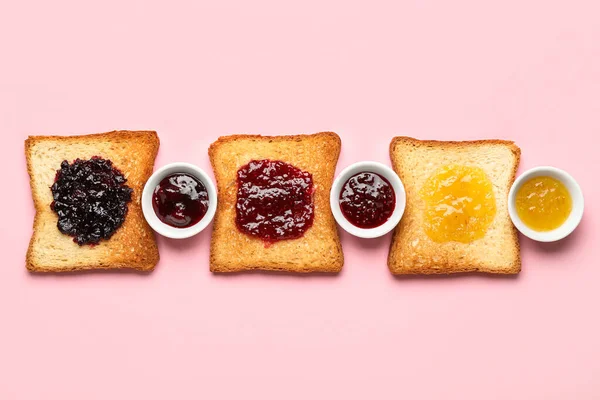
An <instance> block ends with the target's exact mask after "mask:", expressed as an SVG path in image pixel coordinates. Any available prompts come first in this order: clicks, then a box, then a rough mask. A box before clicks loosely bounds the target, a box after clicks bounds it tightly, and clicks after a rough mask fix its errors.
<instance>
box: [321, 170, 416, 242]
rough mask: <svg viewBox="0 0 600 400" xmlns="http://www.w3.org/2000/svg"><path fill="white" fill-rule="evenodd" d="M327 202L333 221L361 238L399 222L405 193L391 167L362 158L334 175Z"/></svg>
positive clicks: (369, 236) (381, 233) (390, 227)
mask: <svg viewBox="0 0 600 400" xmlns="http://www.w3.org/2000/svg"><path fill="white" fill-rule="evenodd" d="M329 202H330V205H331V211H332V213H333V216H334V217H335V220H336V221H337V223H338V224H339V225H340V226H341V227H342V228H343V229H344V230H345V231H347V232H348V233H350V234H352V235H354V236H358V237H361V238H376V237H380V236H383V235H385V234H386V233H388V232H390V231H391V230H392V229H394V227H395V226H396V225H397V224H398V223H399V222H400V219H401V218H402V214H403V213H404V208H405V207H406V192H405V190H404V185H403V184H402V181H401V180H400V178H399V177H398V175H397V174H396V173H395V172H394V170H392V169H391V168H389V167H388V166H386V165H384V164H381V163H378V162H373V161H364V162H359V163H356V164H352V165H350V166H349V167H347V168H346V169H344V170H343V171H342V172H341V173H340V174H339V175H338V177H337V178H336V179H335V181H334V182H333V185H332V187H331V192H330V196H329Z"/></svg>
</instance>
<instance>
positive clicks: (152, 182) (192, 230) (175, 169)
mask: <svg viewBox="0 0 600 400" xmlns="http://www.w3.org/2000/svg"><path fill="white" fill-rule="evenodd" d="M176 173H185V174H189V175H192V176H194V177H196V178H197V179H198V180H199V181H200V182H202V183H203V184H204V186H205V187H206V191H207V192H208V210H207V211H206V215H204V217H203V218H202V219H201V220H200V221H199V222H198V223H197V224H195V225H192V226H190V227H187V228H175V227H173V226H170V225H167V224H165V223H164V222H162V221H161V220H160V219H158V217H157V216H156V213H155V212H154V208H153V207H152V196H153V194H154V189H155V188H156V186H158V184H159V183H160V181H162V180H163V179H164V178H166V177H167V176H168V175H171V174H176ZM142 211H143V213H144V217H145V218H146V221H148V224H150V226H151V227H152V229H154V230H155V231H156V232H157V233H159V234H161V235H163V236H166V237H168V238H172V239H186V238H189V237H192V236H194V235H196V234H198V233H199V232H201V231H202V230H203V229H204V228H206V227H207V226H208V224H210V222H211V221H212V219H213V217H214V216H215V211H217V189H216V188H215V185H214V184H213V182H212V180H211V179H210V177H209V176H208V175H207V174H206V172H204V171H203V170H202V169H201V168H198V167H196V166H195V165H193V164H188V163H183V162H178V163H173V164H167V165H165V166H164V167H162V168H159V169H158V170H156V171H155V172H154V173H153V174H152V176H151V177H150V179H148V182H146V185H145V186H144V191H143V192H142Z"/></svg>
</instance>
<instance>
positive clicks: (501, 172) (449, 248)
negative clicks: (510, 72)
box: [388, 137, 521, 275]
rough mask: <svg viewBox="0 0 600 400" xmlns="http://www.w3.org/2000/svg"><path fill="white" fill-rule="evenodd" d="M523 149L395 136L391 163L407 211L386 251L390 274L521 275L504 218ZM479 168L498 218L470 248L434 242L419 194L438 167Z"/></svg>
mask: <svg viewBox="0 0 600 400" xmlns="http://www.w3.org/2000/svg"><path fill="white" fill-rule="evenodd" d="M520 154H521V150H520V149H519V148H518V147H517V146H516V145H515V144H514V143H513V142H510V141H502V140H478V141H470V142H442V141H431V140H428V141H421V140H417V139H413V138H409V137H395V138H394V139H393V140H392V142H391V144H390V158H391V160H392V165H393V168H394V170H395V171H396V173H398V175H399V176H400V179H402V182H403V183H404V186H405V188H406V210H405V212H404V216H403V217H402V220H401V221H400V224H399V225H398V226H397V227H396V229H395V231H394V235H393V238H392V243H391V246H390V252H389V257H388V267H389V269H390V271H391V272H392V273H393V274H397V275H399V274H449V273H456V272H471V271H478V272H486V273H493V274H516V273H518V272H519V271H520V270H521V258H520V254H519V239H518V236H517V231H516V229H515V227H514V226H513V224H512V222H511V220H510V217H509V215H508V192H509V190H510V187H511V185H512V183H513V181H514V179H515V174H516V172H517V168H518V166H519V159H520ZM448 165H464V166H472V167H479V168H481V169H483V171H484V172H485V175H487V177H488V178H489V179H490V180H491V182H492V185H493V193H494V197H495V200H496V214H495V216H494V218H493V220H492V222H491V224H490V226H489V228H488V229H487V231H485V234H484V236H483V237H482V238H480V239H475V240H473V241H471V242H469V243H462V242H457V241H447V242H436V241H433V240H432V239H431V238H430V237H429V236H428V235H427V233H426V232H425V230H424V217H425V200H423V198H422V197H421V196H420V193H419V191H420V189H421V188H422V187H423V185H424V184H425V182H426V180H427V179H428V178H429V177H430V176H431V175H432V174H434V173H435V171H436V170H438V169H439V168H441V167H444V166H448Z"/></svg>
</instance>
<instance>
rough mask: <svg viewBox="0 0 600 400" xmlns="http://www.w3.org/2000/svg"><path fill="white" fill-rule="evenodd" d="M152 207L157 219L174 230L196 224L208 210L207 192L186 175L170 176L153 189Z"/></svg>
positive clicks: (195, 180)
mask: <svg viewBox="0 0 600 400" xmlns="http://www.w3.org/2000/svg"><path fill="white" fill-rule="evenodd" d="M152 207H153V208H154V212H155V213H156V216H157V217H158V219H160V220H161V221H162V222H164V223H165V224H167V225H170V226H173V227H175V228H187V227H190V226H193V225H195V224H197V223H198V222H199V221H200V220H201V219H202V218H203V217H204V215H205V214H206V211H207V210H208V192H207V191H206V187H205V186H204V184H203V183H202V182H200V180H198V179H196V178H195V177H194V176H191V175H188V174H182V173H179V174H172V175H169V176H167V177H166V178H164V179H163V180H162V181H160V183H159V184H158V186H156V188H155V189H154V195H153V196H152Z"/></svg>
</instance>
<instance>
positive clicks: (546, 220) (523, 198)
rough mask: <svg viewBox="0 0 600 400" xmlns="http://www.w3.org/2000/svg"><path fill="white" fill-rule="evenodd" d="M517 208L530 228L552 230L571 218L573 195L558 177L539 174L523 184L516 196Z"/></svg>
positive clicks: (540, 230)
mask: <svg viewBox="0 0 600 400" xmlns="http://www.w3.org/2000/svg"><path fill="white" fill-rule="evenodd" d="M515 208H516V210H517V214H518V215H519V218H520V219H521V221H523V223H524V224H525V225H527V226H528V227H529V228H531V229H533V230H534V231H538V232H545V231H551V230H553V229H556V228H558V227H559V226H561V225H562V224H564V223H565V221H566V220H567V218H569V214H571V209H572V201H571V195H570V194H569V190H568V189H567V188H566V187H565V185H564V184H563V183H562V182H561V181H559V180H558V179H555V178H551V177H549V176H538V177H536V178H531V179H529V180H528V181H526V182H525V183H523V185H521V187H520V188H519V190H518V191H517V195H516V196H515Z"/></svg>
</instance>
